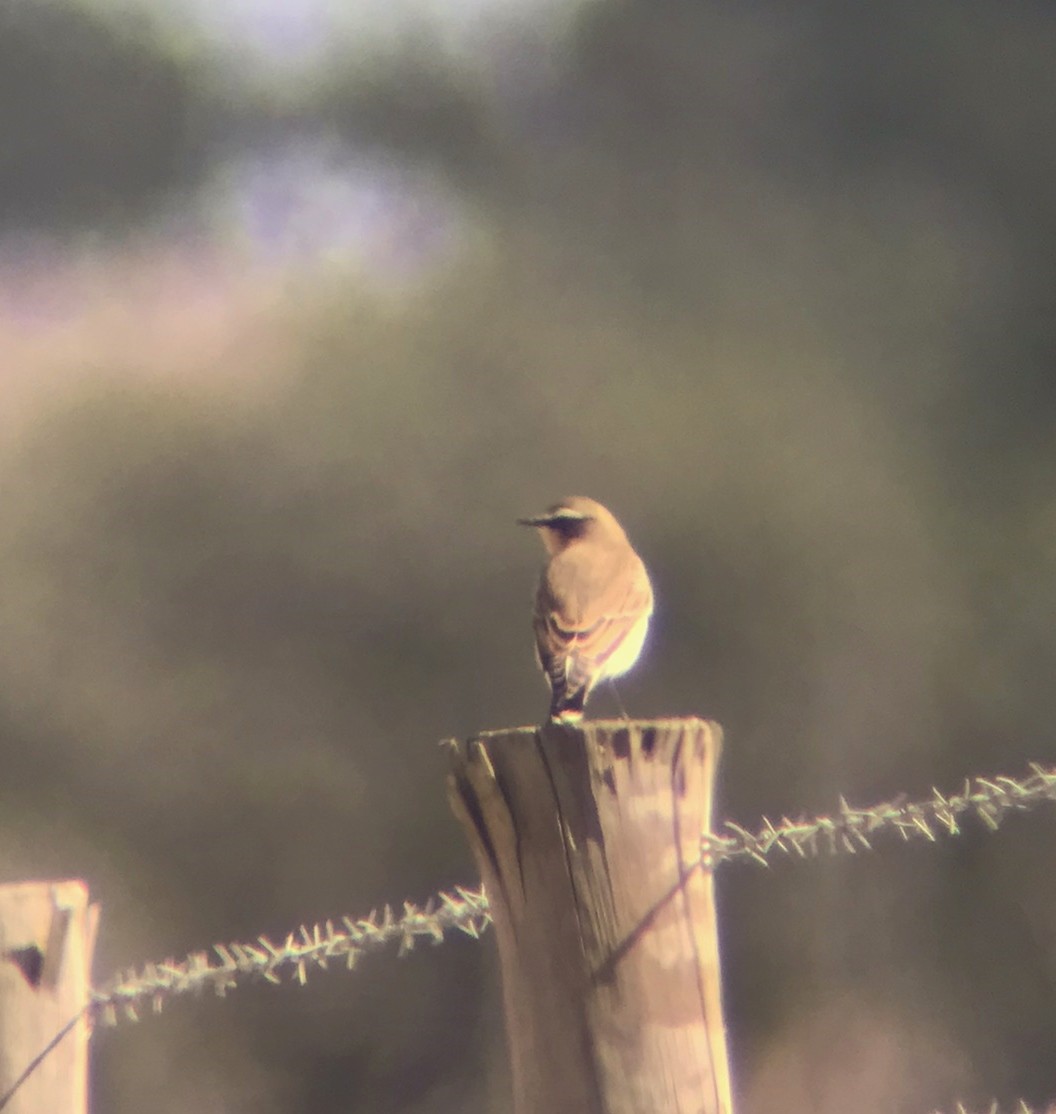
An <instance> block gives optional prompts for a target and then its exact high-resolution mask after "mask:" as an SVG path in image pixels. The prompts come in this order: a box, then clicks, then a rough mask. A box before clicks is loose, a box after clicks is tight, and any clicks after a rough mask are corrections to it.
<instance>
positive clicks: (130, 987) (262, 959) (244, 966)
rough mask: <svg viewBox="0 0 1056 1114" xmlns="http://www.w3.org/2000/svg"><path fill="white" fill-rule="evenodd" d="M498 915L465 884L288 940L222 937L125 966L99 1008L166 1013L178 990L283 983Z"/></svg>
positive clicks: (132, 1014) (478, 928)
mask: <svg viewBox="0 0 1056 1114" xmlns="http://www.w3.org/2000/svg"><path fill="white" fill-rule="evenodd" d="M490 923H491V915H490V913H489V912H488V902H487V898H486V897H485V896H484V893H483V891H482V890H479V889H478V890H466V889H463V888H462V887H461V886H458V887H456V888H455V890H454V892H453V893H441V894H440V895H439V896H438V897H436V898H430V899H429V901H427V902H426V903H425V905H424V906H421V907H419V906H416V905H412V904H411V903H410V902H405V903H404V906H403V911H402V913H400V914H397V913H395V912H394V911H393V910H392V908H391V907H390V906H385V908H384V909H383V910H382V911H381V913H380V914H379V913H378V912H376V911H375V912H372V913H371V914H370V916H369V917H364V918H360V919H358V920H354V919H352V918H351V917H344V918H342V920H341V922H340V924H335V923H334V922H333V921H327V922H326V923H325V924H316V925H313V926H312V927H310V928H309V927H307V926H302V927H301V928H299V929H298V930H297V931H296V932H291V933H290V934H289V935H288V936H287V937H286V939H285V941H283V943H281V944H276V943H274V942H273V941H271V940H269V939H268V937H266V936H258V937H257V939H256V941H255V942H254V943H251V944H249V943H241V944H239V943H236V944H214V945H213V952H214V953H215V954H214V955H212V956H210V955H209V953H208V952H194V953H192V954H191V955H189V956H187V957H186V958H185V959H182V960H179V961H177V960H165V961H164V962H161V963H148V964H146V965H145V966H143V967H142V968H140V969H139V970H132V971H127V972H124V973H119V974H118V975H117V976H115V978H113V979H112V980H111V981H110V982H109V983H108V984H107V985H105V986H104V987H102V988H101V989H98V990H94V991H93V992H92V1003H91V1009H92V1015H93V1017H97V1018H101V1019H102V1021H103V1022H104V1023H107V1024H111V1025H112V1024H115V1023H116V1022H117V1021H118V1019H119V1018H122V1017H123V1018H125V1019H127V1020H130V1021H135V1020H137V1019H138V1017H139V1013H140V1011H141V1010H142V1009H143V1007H144V1006H147V1005H149V1006H150V1008H151V1009H152V1010H153V1012H155V1013H160V1011H161V1008H162V1006H163V1005H164V1004H165V1003H166V1002H167V1001H168V999H170V998H174V997H176V996H177V995H180V994H187V993H190V992H191V991H197V992H200V991H201V990H202V989H204V988H206V987H209V988H212V990H214V991H215V993H217V994H219V995H223V994H226V993H227V991H228V990H232V989H234V988H235V987H236V986H238V985H240V984H241V983H244V982H246V981H248V980H249V979H250V978H253V977H256V978H263V979H266V980H267V981H268V982H273V983H277V982H281V981H282V977H283V975H292V976H293V977H294V978H296V979H297V981H298V982H301V983H304V982H305V981H306V980H307V978H308V970H309V968H311V967H321V968H325V967H326V966H327V964H328V962H329V961H330V960H332V959H333V960H343V961H344V963H345V966H346V967H347V968H348V969H350V970H351V968H353V967H354V966H355V965H356V962H357V960H358V959H359V958H360V956H362V955H365V954H366V953H367V952H372V951H376V950H378V949H379V948H383V947H386V946H387V945H390V944H393V943H395V944H397V946H398V950H399V954H400V955H405V954H406V953H407V952H409V951H411V949H412V948H413V947H414V945H415V943H416V942H417V941H418V939H419V938H421V937H428V938H429V939H430V940H432V941H433V942H434V943H440V942H441V941H442V940H443V938H444V934H445V933H446V932H448V931H450V930H451V929H458V930H459V931H461V932H465V933H467V934H468V935H470V936H474V937H476V936H479V935H480V933H481V932H482V931H483V930H484V929H485V928H486V927H487V926H488V925H489V924H490Z"/></svg>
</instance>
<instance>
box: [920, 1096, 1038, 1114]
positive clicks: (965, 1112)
mask: <svg viewBox="0 0 1056 1114" xmlns="http://www.w3.org/2000/svg"><path fill="white" fill-rule="evenodd" d="M932 1114H942V1111H939V1110H933V1111H932ZM952 1114H1002V1108H1001V1106H1000V1105H998V1103H996V1102H993V1103H991V1104H990V1105H989V1106H988V1107H987V1108H986V1109H985V1110H983V1109H981V1108H980V1109H979V1110H972V1108H971V1107H968V1106H963V1105H962V1104H961V1103H958V1104H957V1105H956V1106H955V1107H954V1108H953V1111H952ZM1008 1114H1056V1105H1050V1106H1046V1107H1045V1108H1044V1109H1043V1108H1042V1107H1040V1106H1039V1107H1037V1108H1035V1107H1033V1106H1027V1104H1026V1103H1025V1102H1024V1101H1023V1100H1022V1099H1020V1100H1019V1102H1018V1103H1017V1104H1016V1105H1015V1106H1013V1107H1012V1108H1011V1109H1010V1110H1009V1112H1008Z"/></svg>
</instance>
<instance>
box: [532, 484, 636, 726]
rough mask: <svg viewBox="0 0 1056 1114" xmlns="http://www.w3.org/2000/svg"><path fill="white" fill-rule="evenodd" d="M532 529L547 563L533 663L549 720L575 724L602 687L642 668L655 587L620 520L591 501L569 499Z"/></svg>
mask: <svg viewBox="0 0 1056 1114" xmlns="http://www.w3.org/2000/svg"><path fill="white" fill-rule="evenodd" d="M517 521H518V523H519V524H520V525H522V526H534V527H535V528H536V529H537V530H538V531H539V534H540V537H541V538H542V542H543V545H544V546H545V547H546V551H547V553H548V554H549V557H550V559H549V560H548V561H547V563H546V565H545V566H544V567H543V571H542V575H541V577H540V579H539V587H538V590H537V592H536V596H535V612H534V616H533V622H532V626H533V629H534V632H535V652H536V660H537V662H538V663H539V667H540V669H542V671H543V673H544V674H545V676H546V680H547V682H548V683H549V685H550V719H551V721H558V722H573V723H574V722H576V721H578V720H581V719H582V718H583V708H584V705H585V704H586V702H587V699H588V698H589V696H590V694H591V691H592V690H593V689H594V687H595V685H597V684H598V683H599V682H600V681H606V680H608V681H611V680H612V679H613V678H615V677H619V676H621V675H622V674H624V673H626V672H627V671H628V670H629V669H630V668H631V667H632V666H633V665H634V664H635V662H636V661H637V660H638V656H639V655H640V654H641V652H642V646H643V645H644V644H645V636H646V632H647V630H648V629H649V619H650V617H651V616H652V613H653V587H652V584H651V583H650V582H649V574H648V573H647V572H646V569H645V565H644V564H643V563H642V559H641V558H640V557H639V556H638V554H637V553H635V551H634V549H633V548H632V547H631V543H630V542H629V541H628V540H627V535H626V533H624V530H623V527H622V526H621V525H620V524H619V522H618V521H617V519H616V516H615V515H614V514H613V513H612V512H611V511H610V510H608V509H607V508H605V507H603V506H602V505H601V504H600V503H598V502H597V501H596V500H594V499H588V498H587V497H586V496H585V495H572V496H569V497H567V498H565V499H561V500H560V501H559V502H557V503H554V504H553V506H551V507H549V508H548V509H547V510H546V511H544V512H543V513H542V514H537V515H532V516H530V517H528V518H519V519H518V520H517Z"/></svg>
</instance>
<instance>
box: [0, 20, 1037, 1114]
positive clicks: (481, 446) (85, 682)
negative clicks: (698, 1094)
mask: <svg viewBox="0 0 1056 1114" xmlns="http://www.w3.org/2000/svg"><path fill="white" fill-rule="evenodd" d="M1054 58H1056V8H1054V7H1053V5H1052V4H1051V3H1047V2H1037V3H1033V4H1032V3H1017V4H1009V3H1007V2H1004V0H980V2H978V3H973V4H965V3H963V2H962V0H931V2H929V3H925V4H920V3H908V2H899V0H889V2H888V3H885V4H882V5H872V6H869V7H862V6H860V5H857V6H854V5H852V6H846V5H838V4H826V3H820V2H819V3H806V4H800V5H797V6H795V7H790V6H788V5H784V4H777V3H761V2H758V3H756V2H749V3H742V4H739V5H728V4H718V3H709V2H705V0H679V2H676V0H665V2H658V0H626V2H618V0H596V2H591V3H581V4H579V5H578V6H577V5H573V4H566V5H558V4H557V3H556V2H546V3H535V4H533V3H527V2H525V3H518V2H516V0H501V2H500V0H496V2H495V3H491V4H489V3H488V2H487V0H475V2H473V3H466V4H462V5H455V4H453V3H444V2H443V0H432V2H431V3H427V2H425V0H422V2H421V3H418V4H413V5H412V4H408V5H405V6H400V5H394V4H392V3H391V2H386V3H382V2H381V0H378V2H377V3H375V4H373V5H370V4H363V5H360V4H355V5H353V4H337V3H325V2H324V0H315V2H314V3H311V4H309V3H306V2H304V0H301V2H300V3H295V2H293V0H283V2H282V3H279V2H277V0H276V2H274V3H271V4H265V3H258V4H251V3H248V2H246V0H242V2H240V3H236V2H235V0H229V2H227V3H217V2H211V3H205V2H204V0H203V2H202V3H194V4H186V5H180V6H177V5H175V4H166V5H164V6H152V5H150V4H149V3H147V2H146V0H144V2H142V3H138V4H133V3H130V2H126V3H125V4H122V5H117V4H111V3H103V2H102V0H98V2H97V3H95V4H88V3H74V2H72V0H66V2H60V0H21V2H7V3H0V374H2V387H0V391H2V396H0V508H2V510H0V516H2V517H0V632H2V637H0V876H2V878H3V879H4V880H12V881H13V880H23V879H34V878H45V877H58V876H73V877H83V878H85V879H87V880H88V881H89V883H90V885H91V889H92V892H93V895H94V897H95V898H96V899H98V900H99V901H101V902H102V906H103V919H102V928H101V935H100V940H99V945H98V950H97V955H96V973H97V977H98V979H99V980H100V981H102V980H103V979H105V978H107V977H108V976H110V975H111V974H112V973H113V971H114V970H115V969H117V968H118V967H123V966H128V965H132V964H136V963H139V962H142V961H144V960H148V959H160V958H163V957H165V956H167V955H182V954H184V953H186V952H187V951H188V950H194V949H199V948H203V947H206V946H208V945H209V944H211V943H212V942H213V941H218V940H228V939H242V938H253V937H255V936H256V935H257V934H259V933H262V932H266V933H273V934H276V935H282V934H283V933H284V932H285V931H287V930H288V929H289V928H291V927H293V926H295V925H297V924H299V923H301V922H303V921H315V920H319V919H324V918H326V917H328V916H335V915H340V914H342V913H351V914H360V913H365V912H366V911H367V910H369V909H370V908H371V907H372V906H375V905H379V904H382V903H384V902H386V901H389V902H400V901H402V900H403V899H404V898H409V899H412V900H423V899H425V898H426V897H427V896H429V895H430V894H432V893H434V892H435V891H436V890H438V889H440V888H442V887H449V886H451V885H453V884H456V883H460V882H461V883H473V882H474V881H475V876H474V871H473V867H472V864H471V862H470V860H469V856H468V854H467V852H466V850H465V848H464V845H463V841H462V838H461V835H460V833H459V831H458V829H457V828H456V825H455V822H454V820H453V819H452V818H451V817H450V816H449V814H448V810H447V806H446V803H445V798H444V791H443V774H444V762H443V760H442V756H441V754H440V752H439V751H438V749H437V747H436V742H437V740H439V739H440V738H442V737H444V736H448V735H465V734H469V733H472V732H475V731H477V730H479V729H484V728H493V727H499V726H504V725H513V724H522V723H527V722H532V721H533V720H537V719H538V718H539V717H541V715H542V714H543V712H544V709H545V706H546V691H545V685H544V684H543V681H542V679H541V678H540V677H539V675H538V674H537V673H536V672H535V669H534V666H533V663H532V655H531V648H530V641H531V639H530V631H529V622H528V611H529V601H530V598H531V593H532V591H533V587H534V582H535V577H536V570H537V568H538V565H539V562H540V560H541V556H542V551H541V547H540V546H539V544H538V542H537V540H536V539H535V538H534V537H532V536H529V535H528V534H526V533H525V532H524V531H522V530H520V529H519V528H518V527H516V526H515V525H514V519H515V518H516V517H517V516H518V515H520V514H524V513H527V512H532V511H536V510H538V509H539V508H541V507H543V506H545V505H546V504H548V503H549V502H551V501H553V500H554V499H555V498H557V497H559V496H561V495H563V494H568V493H585V494H589V495H592V496H595V497H596V498H598V499H601V500H602V501H603V502H605V503H607V504H609V505H610V506H611V507H612V508H613V509H614V510H615V511H616V512H617V514H618V515H619V516H620V517H621V518H622V520H623V521H624V522H625V524H626V525H627V527H628V529H629V531H630V532H631V535H632V537H633V539H634V540H635V542H636V543H637V545H638V548H639V549H640V551H641V553H642V555H643V557H644V558H645V560H646V562H647V564H648V565H649V567H650V569H651V570H652V573H653V576H654V580H655V583H656V587H657V595H658V613H657V617H656V622H655V630H654V636H653V638H652V640H651V644H650V647H649V653H648V655H647V659H646V660H645V662H644V663H643V665H642V667H641V668H640V670H639V671H638V672H637V673H636V675H635V676H634V677H633V678H632V679H628V681H627V682H626V683H625V684H624V685H623V687H622V694H623V698H624V702H625V703H626V704H627V705H628V706H629V708H630V710H631V712H632V713H633V714H635V715H639V716H652V715H662V714H679V713H700V714H704V715H707V716H711V717H714V718H716V719H718V720H720V721H721V722H722V723H723V724H724V726H725V728H726V732H727V747H726V753H725V757H724V765H723V783H722V789H721V803H720V807H719V814H720V815H722V816H729V817H733V818H735V819H737V820H738V821H740V822H742V823H746V824H752V823H754V822H755V821H756V820H757V819H758V817H759V816H760V815H761V814H763V813H767V814H770V815H772V816H779V815H781V814H783V813H790V814H797V813H800V812H811V811H815V810H824V809H831V808H833V807H834V806H835V804H836V802H837V799H838V795H839V794H840V793H843V794H845V795H846V796H847V797H848V798H849V799H850V800H851V801H852V802H854V803H857V804H865V803H870V802H872V801H874V800H877V799H880V798H882V797H885V796H890V795H893V794H895V793H897V792H899V791H905V792H906V793H908V794H909V795H910V796H913V797H916V796H922V795H927V794H928V793H929V791H930V787H931V786H932V785H937V786H939V787H940V788H943V789H948V790H952V789H955V788H956V787H957V786H958V785H959V784H960V779H961V778H962V777H963V776H964V775H965V774H975V773H997V772H1011V773H1022V772H1024V771H1025V769H1026V765H1027V762H1028V760H1040V761H1047V762H1052V761H1056V731H1054V728H1053V723H1054V721H1056V487H1054V474H1056V472H1054V470H1056V437H1054V432H1056V188H1054V187H1056V65H1054V64H1053V59H1054ZM1054 836H1056V823H1054V818H1053V816H1051V815H1050V814H1049V813H1048V812H1046V811H1044V810H1042V811H1038V812H1035V813H1033V814H1032V815H1030V816H1028V817H1022V818H1012V819H1010V820H1009V821H1008V822H1007V823H1006V824H1005V826H1004V827H1003V828H1002V830H1001V831H1000V833H998V834H997V835H995V836H985V835H982V834H979V832H978V829H977V827H976V826H972V828H971V831H970V832H969V834H966V835H965V836H964V837H962V838H961V839H958V840H954V841H945V842H942V843H940V844H939V845H937V846H926V845H924V844H922V843H919V844H914V845H910V846H905V847H903V846H899V845H898V844H897V842H891V841H888V842H886V843H884V845H883V849H882V850H881V851H880V852H879V853H878V854H876V855H873V856H860V857H858V858H855V859H846V858H840V859H838V860H829V859H824V860H821V861H818V862H811V863H807V864H791V863H789V864H777V865H776V866H775V868H774V869H773V870H771V871H769V872H765V871H762V870H758V869H753V868H751V867H747V866H741V867H731V868H728V869H727V870H725V871H724V872H723V873H722V874H721V875H720V877H719V896H720V901H721V915H722V923H723V932H724V941H723V943H724V965H725V979H726V1006H727V1013H728V1021H729V1026H730V1032H731V1039H732V1053H733V1057H734V1070H735V1078H736V1083H737V1089H738V1092H739V1095H740V1098H741V1102H740V1106H739V1110H740V1111H741V1112H742V1114H800V1112H802V1114H806V1112H808V1111H809V1112H812V1114H824V1112H832V1114H837V1112H839V1114H843V1112H846V1111H848V1110H856V1111H866V1112H872V1111H877V1112H895V1114H903V1112H905V1114H915V1112H920V1114H923V1112H925V1111H930V1110H932V1109H934V1108H941V1109H945V1110H950V1109H952V1108H953V1106H954V1104H955V1103H956V1101H957V1100H958V1099H962V1100H964V1101H965V1102H967V1103H969V1104H974V1105H977V1106H982V1105H983V1104H984V1100H986V1101H988V1100H989V1099H990V1097H991V1096H996V1097H998V1098H999V1099H1000V1100H1001V1101H1002V1102H1003V1103H1004V1105H1006V1106H1009V1107H1010V1106H1011V1105H1012V1101H1013V1100H1014V1099H1016V1098H1018V1097H1020V1096H1022V1097H1023V1098H1025V1099H1027V1100H1028V1101H1030V1102H1032V1103H1036V1104H1041V1103H1043V1102H1044V1101H1046V1100H1049V1099H1051V1098H1053V1097H1054V1096H1056V872H1054V870H1053V863H1054V860H1053V847H1054V842H1053V839H1054ZM493 947H494V944H493V942H492V941H491V940H490V939H488V938H485V940H484V941H483V943H479V944H478V943H474V942H473V941H470V940H468V939H458V940H452V941H451V942H449V943H446V944H445V945H444V946H443V947H441V948H439V949H436V950H433V949H429V948H425V949H422V950H420V951H418V952H416V953H415V954H413V955H412V956H410V957H409V958H407V959H404V960H397V959H396V958H395V957H394V956H391V955H385V956H379V957H375V958H373V959H372V960H371V961H370V962H369V963H364V964H363V965H362V967H361V968H360V969H359V970H358V971H357V972H356V973H355V974H354V975H347V974H344V973H342V972H332V973H329V974H318V975H316V976H315V977H313V978H312V979H311V981H310V982H309V985H308V987H307V988H306V989H299V988H297V987H296V986H293V985H290V986H284V987H281V988H274V987H270V986H262V987H255V986H254V987H250V988H247V989H243V990H240V991H238V992H237V993H234V994H233V995H231V996H230V997H229V998H228V999H226V1000H224V1001H218V1000H217V1001H214V1000H212V999H209V998H203V999H200V1000H194V999H187V1000H182V1001H179V1002H176V1003H173V1004H171V1005H170V1006H169V1007H168V1009H167V1010H166V1012H165V1013H164V1014H163V1015H162V1016H161V1017H160V1018H150V1019H147V1020H144V1021H143V1022H142V1023H141V1024H139V1025H138V1026H132V1025H124V1026H122V1027H120V1028H118V1029H115V1030H108V1031H107V1030H104V1031H100V1032H98V1033H97V1035H96V1037H95V1039H94V1041H93V1054H94V1061H93V1063H94V1083H93V1090H94V1109H95V1110H97V1111H100V1112H102V1111H105V1112H107V1114H132V1112H139V1111H144V1110H153V1111H158V1112H161V1114H183V1112H193V1114H214V1112H215V1114H220V1112H224V1114H226V1112H234V1111H238V1112H242V1111H252V1112H261V1114H283V1112H293V1111H298V1112H307V1114H329V1112H337V1111H342V1112H345V1111H354V1112H360V1111H362V1112H397V1111H399V1112H401V1114H402V1112H410V1111H414V1112H423V1114H425V1112H429V1114H447V1112H455V1111H460V1112H461V1111H479V1112H482V1114H483V1112H485V1111H488V1112H491V1111H503V1110H507V1109H508V1097H507V1096H508V1091H507V1087H508V1080H507V1076H506V1066H505V1051H504V1047H503V1042H502V1036H501V1025H500V1020H499V1019H500V1015H499V1010H498V991H497V971H496V964H495V962H494V960H493V956H492V951H493Z"/></svg>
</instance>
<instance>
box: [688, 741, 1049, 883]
mask: <svg viewBox="0 0 1056 1114" xmlns="http://www.w3.org/2000/svg"><path fill="white" fill-rule="evenodd" d="M1030 769H1031V771H1032V772H1031V773H1030V774H1029V775H1028V776H1027V777H1025V778H1022V779H1020V780H1017V779H1016V778H1011V777H995V778H982V777H977V778H969V779H967V780H966V781H965V783H964V788H963V790H962V791H961V792H960V793H954V794H951V795H950V796H943V794H942V793H940V792H939V791H938V790H937V789H932V791H931V796H930V797H927V798H925V799H924V800H921V801H909V802H907V801H906V800H905V798H904V797H899V798H896V799H895V800H893V801H887V802H885V803H881V804H877V805H873V806H871V807H870V808H853V807H852V806H851V805H849V804H848V803H847V802H846V801H845V800H844V799H843V798H842V797H841V798H840V807H839V811H837V812H835V813H833V814H832V815H831V816H814V817H810V818H809V819H808V818H804V819H801V820H790V819H788V817H783V818H782V819H781V821H780V822H779V823H777V824H774V823H773V822H772V821H770V820H768V819H766V818H765V817H764V819H763V821H762V823H761V824H760V826H759V828H758V829H757V830H756V831H754V832H753V831H749V830H748V829H747V828H742V827H741V826H740V825H739V824H735V823H734V822H733V821H732V820H727V821H726V822H725V824H723V825H722V827H721V828H720V829H719V830H718V831H714V832H705V833H704V835H703V836H702V837H701V854H702V857H703V859H704V862H705V863H706V864H707V865H709V866H710V867H712V868H715V867H717V866H720V865H721V864H722V863H724V862H731V861H736V860H750V861H753V862H757V863H760V864H761V865H763V866H767V865H769V857H770V856H773V855H775V854H781V855H786V856H789V857H793V858H795V857H798V858H804V859H805V858H811V857H813V856H815V855H817V854H819V853H820V852H822V851H825V852H829V853H833V854H836V853H840V852H847V853H848V854H854V853H855V852H857V851H859V850H865V851H871V850H872V842H871V841H872V839H873V837H874V836H876V835H878V834H881V833H884V832H897V833H898V835H900V836H901V837H902V839H903V840H905V841H907V842H908V841H909V840H910V839H927V840H929V841H931V842H932V843H934V842H935V840H936V838H937V836H938V834H939V833H940V832H941V833H943V834H946V835H959V834H960V831H961V828H960V824H961V821H962V819H964V818H965V817H968V816H975V817H977V818H978V819H979V820H980V821H982V823H983V824H984V825H985V826H986V827H987V828H988V829H989V830H990V831H996V830H997V827H998V825H999V824H1000V823H1001V821H1002V820H1003V819H1004V817H1005V815H1006V814H1007V813H1009V812H1025V811H1027V810H1028V809H1031V808H1033V807H1034V806H1035V805H1038V804H1042V803H1043V802H1045V801H1056V767H1049V768H1046V767H1044V766H1039V765H1037V764H1035V763H1032V764H1031V767H1030Z"/></svg>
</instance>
